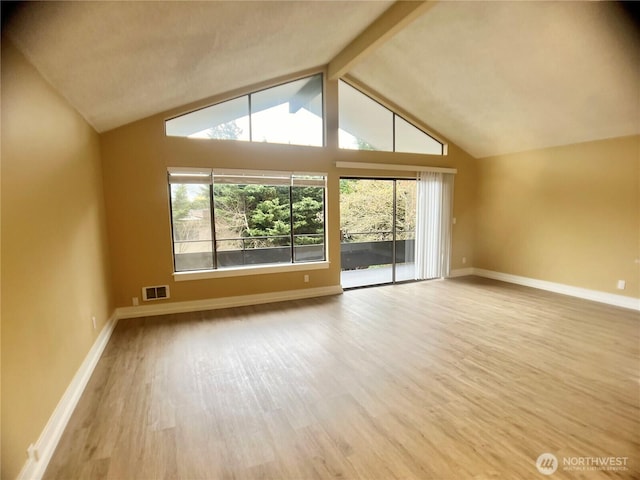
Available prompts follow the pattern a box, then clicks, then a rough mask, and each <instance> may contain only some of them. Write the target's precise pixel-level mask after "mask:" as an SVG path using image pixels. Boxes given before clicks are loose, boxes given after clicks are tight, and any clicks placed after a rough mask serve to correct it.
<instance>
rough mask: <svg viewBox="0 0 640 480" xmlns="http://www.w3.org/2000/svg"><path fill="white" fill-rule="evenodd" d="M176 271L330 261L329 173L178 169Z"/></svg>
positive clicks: (173, 185)
mask: <svg viewBox="0 0 640 480" xmlns="http://www.w3.org/2000/svg"><path fill="white" fill-rule="evenodd" d="M169 188H170V194H171V224H172V231H173V254H174V255H173V256H174V271H175V272H188V271H197V270H217V269H225V268H236V267H243V266H250V265H279V264H288V263H304V262H319V261H324V260H325V259H326V257H325V250H326V249H325V231H326V229H325V196H326V195H325V189H326V176H325V175H323V174H292V173H280V172H244V171H211V170H194V169H170V170H169Z"/></svg>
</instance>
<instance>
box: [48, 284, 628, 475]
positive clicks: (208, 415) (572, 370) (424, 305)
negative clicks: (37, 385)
mask: <svg viewBox="0 0 640 480" xmlns="http://www.w3.org/2000/svg"><path fill="white" fill-rule="evenodd" d="M639 332H640V318H639V314H638V312H633V311H630V310H624V309H618V308H614V307H608V306H605V305H602V304H598V303H592V302H587V301H583V300H578V299H575V298H571V297H565V296H561V295H556V294H552V293H547V292H542V291H539V290H533V289H529V288H525V287H519V286H513V285H508V284H504V283H500V282H496V281H492V280H484V279H478V278H473V277H469V278H462V279H455V280H446V281H431V282H422V283H413V284H403V285H397V286H387V287H380V288H372V289H362V290H353V291H349V292H347V293H345V294H344V295H341V296H336V297H329V298H322V299H312V300H303V301H294V302H287V303H279V304H272V305H263V306H256V307H245V308H234V309H228V310H218V311H211V312H202V313H194V314H180V315H171V316H163V317H154V318H148V319H137V320H125V321H121V322H120V323H119V324H118V326H117V328H116V330H115V332H114V334H113V337H112V338H111V341H110V343H109V345H108V346H107V349H106V351H105V353H104V356H103V358H102V359H101V360H100V362H99V364H98V367H97V369H96V371H95V373H94V375H93V377H92V379H91V381H90V383H89V385H88V388H87V390H86V392H85V394H84V396H83V397H82V399H81V401H80V403H79V405H78V408H77V410H76V412H75V413H74V415H73V418H72V420H71V422H70V424H69V426H68V428H67V430H66V432H65V434H64V436H63V438H62V440H61V442H60V444H59V447H58V449H57V451H56V453H55V455H54V457H53V459H52V461H51V463H50V465H49V469H48V470H47V472H46V477H45V478H47V479H65V480H66V479H75V478H83V479H92V478H113V479H147V478H149V479H151V478H179V479H232V478H233V479H263V478H264V479H307V478H308V479H324V478H343V479H381V480H386V479H396V478H400V479H466V478H470V479H489V478H491V479H492V478H506V479H518V478H522V479H542V478H554V479H597V478H640V398H639V394H640V383H639V368H640V352H639V344H640V338H639ZM545 452H549V453H553V454H554V455H556V457H557V458H558V459H559V461H560V462H561V465H560V468H559V469H558V471H557V472H556V473H555V474H553V476H551V477H545V476H543V475H541V474H540V473H538V471H537V470H536V466H535V463H536V459H537V457H538V456H539V455H540V454H542V453H545ZM600 456H616V457H629V458H628V460H627V468H628V470H626V471H615V472H612V471H601V470H596V471H585V472H581V471H571V472H568V471H563V470H562V469H563V468H564V467H563V466H562V462H563V458H570V457H600Z"/></svg>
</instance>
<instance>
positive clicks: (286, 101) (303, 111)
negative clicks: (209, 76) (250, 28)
mask: <svg viewBox="0 0 640 480" xmlns="http://www.w3.org/2000/svg"><path fill="white" fill-rule="evenodd" d="M165 130H166V134H167V135H168V136H174V137H190V138H213V139H218V140H240V141H251V142H266V143H285V144H291V145H309V146H314V147H321V146H322V145H324V127H323V103H322V75H321V74H318V75H313V76H311V77H306V78H301V79H299V80H294V81H293V82H288V83H284V84H282V85H278V86H275V87H271V88H267V89H264V90H260V91H257V92H253V93H250V94H249V95H243V96H242V97H238V98H234V99H232V100H228V101H226V102H222V103H218V104H216V105H212V106H210V107H206V108H202V109H200V110H196V111H194V112H190V113H187V114H185V115H181V116H179V117H176V118H172V119H170V120H167V121H166V122H165Z"/></svg>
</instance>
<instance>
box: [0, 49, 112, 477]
mask: <svg viewBox="0 0 640 480" xmlns="http://www.w3.org/2000/svg"><path fill="white" fill-rule="evenodd" d="M1 191H2V202H1V205H2V272H1V277H2V278H1V284H2V307H1V308H2V312H1V313H2V475H1V476H2V478H6V479H11V478H15V476H16V475H17V474H18V472H19V471H20V469H21V467H22V466H23V464H24V462H25V461H26V459H27V456H26V450H27V447H28V446H29V444H30V443H33V442H35V441H36V440H37V439H38V437H39V435H40V433H41V432H42V430H43V428H44V426H45V424H46V422H47V420H48V419H49V417H50V416H51V414H52V413H53V410H54V409H55V407H56V405H57V403H58V401H59V400H60V398H61V397H62V395H63V393H64V391H65V389H66V388H67V386H68V385H69V382H70V381H71V379H72V377H73V375H74V374H75V373H76V371H77V370H78V368H79V366H80V364H81V362H82V361H83V359H84V358H85V356H86V354H87V352H88V351H89V349H90V348H91V346H92V344H93V342H94V341H95V339H96V336H97V335H98V333H99V331H100V329H101V328H102V327H103V326H104V325H105V322H106V321H107V319H108V317H109V316H110V314H111V312H112V311H113V305H112V302H111V300H110V296H111V294H110V280H109V273H108V268H107V265H108V254H107V244H106V221H105V214H104V200H103V189H102V179H101V171H100V150H99V139H98V135H97V134H96V133H95V131H94V130H93V129H92V128H91V127H90V126H89V125H88V124H87V123H86V122H85V121H84V120H83V119H82V118H81V117H80V116H79V115H78V114H77V113H76V112H75V110H73V109H72V108H71V107H70V106H69V105H68V103H67V102H66V101H65V100H64V99H62V98H61V97H60V96H59V95H58V94H57V93H55V92H54V91H53V90H52V89H51V87H50V86H49V85H48V84H47V83H46V82H45V81H44V80H43V79H42V77H41V76H40V75H39V74H38V73H37V71H36V70H35V69H34V68H33V67H32V66H31V65H30V64H29V63H28V62H27V61H26V60H25V59H24V57H23V56H22V55H21V54H20V53H18V52H17V50H16V49H15V48H14V47H13V46H11V44H10V42H9V41H7V40H6V39H5V38H3V39H2V190H1ZM92 315H95V316H96V317H97V324H98V325H97V326H98V328H97V329H96V330H94V329H93V326H92V322H91V316H92Z"/></svg>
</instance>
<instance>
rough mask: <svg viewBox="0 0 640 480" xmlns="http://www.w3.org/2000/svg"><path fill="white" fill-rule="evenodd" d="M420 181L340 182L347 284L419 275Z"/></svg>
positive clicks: (372, 283)
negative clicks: (417, 187)
mask: <svg viewBox="0 0 640 480" xmlns="http://www.w3.org/2000/svg"><path fill="white" fill-rule="evenodd" d="M415 219H416V181H415V180H404V179H370V178H343V179H341V180H340V233H341V258H342V259H341V261H342V274H341V282H342V286H343V287H344V288H353V287H362V286H369V285H380V284H385V283H395V282H401V281H407V280H413V279H415V260H414V251H415V246H414V241H415V222H416V220H415Z"/></svg>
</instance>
